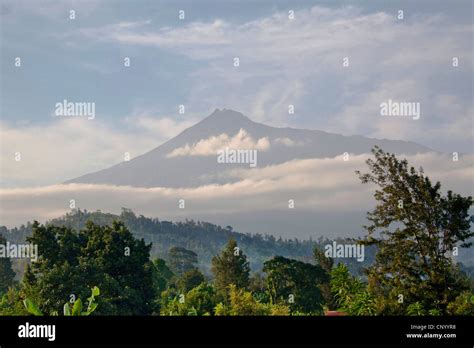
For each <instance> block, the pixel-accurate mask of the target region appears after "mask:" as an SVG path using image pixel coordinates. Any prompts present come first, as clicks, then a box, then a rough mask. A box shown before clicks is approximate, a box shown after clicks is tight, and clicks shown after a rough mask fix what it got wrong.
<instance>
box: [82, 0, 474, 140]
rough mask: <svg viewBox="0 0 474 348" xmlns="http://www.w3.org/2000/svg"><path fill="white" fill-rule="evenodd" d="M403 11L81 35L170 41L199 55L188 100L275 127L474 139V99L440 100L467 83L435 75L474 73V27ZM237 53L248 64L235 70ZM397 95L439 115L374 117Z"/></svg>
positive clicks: (168, 45) (307, 13)
mask: <svg viewBox="0 0 474 348" xmlns="http://www.w3.org/2000/svg"><path fill="white" fill-rule="evenodd" d="M396 14H397V13H396V12H391V11H387V12H382V11H380V12H366V11H362V10H361V9H359V8H357V7H350V6H346V7H340V8H324V7H319V6H315V7H312V8H308V9H300V10H297V11H296V13H295V19H294V20H289V19H288V14H287V12H286V11H283V12H277V13H273V14H272V15H269V16H267V17H262V18H257V19H254V20H248V21H246V22H243V23H231V22H229V21H226V20H223V19H216V20H212V21H209V22H191V23H189V24H186V25H183V26H177V27H159V25H157V23H153V22H139V23H135V24H133V25H130V24H129V25H126V26H124V25H123V24H122V23H118V24H109V25H106V26H103V27H99V28H90V29H81V34H82V35H86V36H88V37H90V38H94V39H96V40H104V41H111V42H115V43H118V44H121V45H136V46H151V47H160V48H162V49H165V50H169V51H171V52H173V53H174V54H176V53H178V54H182V55H185V56H187V57H189V58H191V59H194V60H199V61H200V62H201V63H202V64H201V65H200V68H198V70H197V71H195V72H194V73H193V74H192V77H194V80H193V82H192V84H193V88H192V89H191V92H190V94H189V96H188V101H187V104H188V105H202V104H201V103H203V102H206V103H208V104H209V105H212V107H219V106H221V107H226V108H232V109H236V110H239V111H241V112H243V113H245V114H247V115H249V116H250V117H252V118H255V119H257V120H259V121H263V122H268V123H272V124H275V125H288V124H291V123H292V122H295V120H296V121H301V120H302V118H304V119H305V120H306V121H307V123H309V124H311V125H314V126H316V127H317V128H319V129H324V130H335V131H337V132H338V133H345V134H349V133H351V132H353V131H354V132H358V133H361V134H365V135H376V136H378V137H382V138H390V137H392V136H393V135H397V134H398V135H399V134H404V135H405V138H407V139H410V140H413V141H416V140H420V141H422V142H425V145H428V146H433V147H435V148H436V146H435V145H436V144H437V140H438V139H439V133H440V132H442V130H443V129H446V128H449V129H450V132H449V137H450V138H451V140H450V141H451V142H456V141H458V140H459V141H458V142H459V144H462V145H463V146H466V144H469V142H468V141H466V133H467V132H466V131H465V129H466V128H465V126H466V123H467V122H471V121H470V120H467V119H468V118H470V117H469V115H470V114H469V112H471V111H472V100H471V98H466V97H460V96H458V97H456V98H457V100H456V101H455V104H452V105H451V106H449V108H456V109H460V110H461V112H460V113H454V112H453V113H452V114H450V116H449V117H446V116H445V114H444V108H443V106H442V105H440V104H439V102H438V100H439V99H440V98H443V97H442V96H443V95H448V96H455V95H456V90H458V89H459V88H458V87H457V86H456V85H455V84H453V82H452V81H446V80H445V79H443V78H441V77H440V78H439V79H438V80H434V79H433V77H436V76H441V75H440V74H451V73H455V70H453V67H452V66H451V59H452V57H453V56H456V57H458V58H459V61H460V62H461V65H460V67H459V68H457V69H458V72H459V74H458V75H459V77H460V78H464V79H465V78H469V76H472V65H470V64H468V62H470V61H472V43H471V42H472V35H473V27H472V25H464V24H457V23H456V22H453V21H452V20H451V19H450V18H449V17H448V16H446V15H442V14H430V15H428V14H423V15H412V16H407V17H406V18H405V19H404V20H403V21H400V20H398V19H397V16H396ZM236 56H238V57H239V58H240V67H239V68H238V69H236V68H235V67H233V58H234V57H236ZM344 57H348V58H349V62H350V66H349V67H348V68H343V67H342V59H343V58H344ZM326 85H328V86H329V89H328V91H329V92H328V91H326V88H325V86H326ZM399 87H400V88H399ZM405 88H406V89H405ZM471 89H472V87H471ZM409 91H411V92H414V94H410V93H409ZM440 91H442V92H440ZM382 92H383V93H382ZM326 93H331V95H330V96H327V95H326ZM397 94H402V95H405V96H409V97H411V96H413V97H416V98H421V97H423V98H424V102H425V104H426V103H428V102H430V103H431V105H430V107H429V108H426V109H425V112H426V114H425V117H430V120H429V121H428V122H425V123H423V127H422V128H418V126H415V127H414V128H416V129H417V131H416V132H415V131H414V130H413V129H414V128H413V127H412V126H413V125H412V124H407V123H403V122H389V123H390V126H387V123H385V122H379V120H376V121H375V122H368V121H367V119H368V118H369V119H371V118H372V117H373V115H374V114H373V112H374V105H377V106H378V105H379V104H380V102H381V101H380V97H382V95H383V97H384V98H385V97H386V95H388V96H395V95H397ZM471 94H472V91H471ZM466 95H467V94H466ZM392 99H394V98H392ZM288 104H293V105H295V107H296V110H297V113H296V117H293V118H291V117H289V115H288V112H287V108H288ZM375 111H378V110H375ZM471 115H472V113H471ZM335 119H336V121H335ZM420 124H421V123H420ZM453 124H456V125H457V126H456V127H452V125H453ZM463 129H464V130H463ZM391 130H392V131H391ZM351 134H352V133H351ZM452 136H454V139H453V137H452ZM459 136H461V137H462V138H459ZM446 142H449V140H447V139H446Z"/></svg>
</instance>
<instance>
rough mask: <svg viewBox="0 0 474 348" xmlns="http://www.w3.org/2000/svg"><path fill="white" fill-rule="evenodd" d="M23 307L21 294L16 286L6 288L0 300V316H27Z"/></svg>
mask: <svg viewBox="0 0 474 348" xmlns="http://www.w3.org/2000/svg"><path fill="white" fill-rule="evenodd" d="M27 314H28V311H27V310H26V308H25V306H24V305H23V294H22V292H21V290H20V289H19V288H18V287H17V286H12V287H10V288H8V290H7V292H6V293H5V294H3V296H2V297H1V298H0V315H27Z"/></svg>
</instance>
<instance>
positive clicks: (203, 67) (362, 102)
mask: <svg viewBox="0 0 474 348" xmlns="http://www.w3.org/2000/svg"><path fill="white" fill-rule="evenodd" d="M0 3H1V7H0V11H1V13H0V15H1V36H0V37H1V40H0V43H1V107H0V112H1V118H0V141H1V142H0V144H1V148H0V153H1V162H0V173H1V181H0V188H1V189H4V191H3V193H4V197H9V199H11V197H10V196H9V195H10V194H13V193H14V192H19V191H18V190H25V189H28V188H34V190H42V189H43V187H45V186H50V187H54V185H57V184H60V183H62V182H64V181H66V180H68V179H71V178H74V177H77V176H80V175H83V174H86V173H89V172H92V171H96V170H100V169H103V168H107V167H109V166H111V165H113V164H115V163H118V162H120V161H121V160H122V156H123V153H124V152H129V153H130V154H132V157H133V156H137V155H140V154H143V153H145V152H147V151H149V150H151V149H153V148H155V147H156V146H158V145H160V144H162V143H163V142H165V141H167V140H169V139H171V138H172V137H174V136H175V135H177V134H178V133H179V132H181V131H182V130H184V129H186V128H188V127H190V126H192V125H193V124H195V123H196V122H198V121H200V120H201V119H203V118H204V117H206V116H208V115H209V114H210V113H211V112H212V111H213V110H215V109H216V108H227V109H233V110H237V111H240V112H242V113H244V114H245V115H247V116H248V117H249V118H251V119H252V120H254V121H257V122H262V123H265V124H268V125H271V126H278V127H285V126H290V127H294V128H305V129H318V130H324V131H328V132H334V133H338V134H344V135H364V136H369V137H376V138H387V139H399V140H410V141H415V142H417V143H420V144H422V145H425V146H428V147H430V148H432V149H434V150H436V151H440V152H442V153H445V154H450V153H452V152H454V151H456V152H459V153H466V154H472V153H473V138H472V137H473V133H474V132H473V111H474V107H473V64H474V63H473V62H474V59H473V58H474V57H473V41H474V40H473V33H474V28H473V8H472V7H473V3H472V1H461V0H454V1H449V2H446V1H416V2H415V1H375V0H372V1H258V2H257V1H249V0H239V1H233V0H226V1H144V0H137V1H125V0H109V1H106V0H91V1H51V0H38V1H36V0H35V1H22V0H15V1H10V0H2V1H1V2H0ZM70 11H74V14H75V18H74V19H71V18H70V15H71V12H70ZM180 11H184V18H183V19H180V18H179V16H180ZM289 11H293V12H291V13H294V17H293V18H289V17H290V16H289V14H290V12H289ZM399 11H403V18H402V19H401V18H399V17H400V12H399ZM181 14H182V12H181ZM16 58H20V59H21V66H15V62H16ZM126 58H129V59H130V66H124V60H125V59H126ZM235 58H238V59H239V66H238V67H236V66H234V62H235ZM345 58H347V61H348V63H349V64H348V66H344V65H343V62H344V59H345ZM453 58H456V59H457V62H458V64H457V66H453ZM64 99H66V100H68V101H72V102H93V103H95V112H96V115H95V117H94V119H88V118H86V117H57V116H55V105H56V103H58V102H62V101H63V100H64ZM388 99H391V100H395V101H404V102H415V103H420V105H421V117H420V118H419V119H418V120H411V119H406V118H383V117H381V116H380V103H382V102H384V101H386V100H388ZM180 105H183V106H184V110H185V111H184V113H180V112H179V108H180ZM288 105H294V109H295V112H294V114H289V113H288ZM229 136H232V135H229ZM18 153H20V154H21V161H17V160H16V158H15V156H16V154H18ZM467 158H469V159H471V157H467ZM430 163H431V162H430ZM469 165H471V167H470V169H469V168H468V169H469V170H471V172H470V173H471V174H472V162H471V163H470V164H469ZM463 175H464V174H463ZM467 184H469V181H467ZM471 186H472V181H471ZM35 192H36V191H35ZM53 211H54V213H56V210H54V209H52V210H51V211H50V213H49V214H50V215H54V214H53V213H52V212H53Z"/></svg>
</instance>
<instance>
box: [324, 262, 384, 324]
mask: <svg viewBox="0 0 474 348" xmlns="http://www.w3.org/2000/svg"><path fill="white" fill-rule="evenodd" d="M330 284H331V291H332V293H333V295H334V299H335V301H336V303H337V305H338V306H339V310H341V311H343V312H346V313H348V314H351V315H375V314H376V303H375V298H374V297H373V295H372V294H371V293H370V292H369V291H368V290H367V288H366V286H365V285H364V284H363V283H362V282H361V281H360V280H359V279H357V278H355V277H353V276H352V275H351V274H350V272H349V270H348V268H347V267H346V266H345V265H344V264H342V263H339V264H338V265H337V266H336V267H334V268H333V270H332V271H331V281H330Z"/></svg>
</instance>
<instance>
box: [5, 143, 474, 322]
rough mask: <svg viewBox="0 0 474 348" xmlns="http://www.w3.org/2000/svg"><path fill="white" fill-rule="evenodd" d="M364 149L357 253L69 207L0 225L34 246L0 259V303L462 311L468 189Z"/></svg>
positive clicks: (149, 309)
mask: <svg viewBox="0 0 474 348" xmlns="http://www.w3.org/2000/svg"><path fill="white" fill-rule="evenodd" d="M373 153H374V156H375V159H374V160H372V159H371V160H369V161H368V162H367V164H368V167H369V170H370V172H369V173H366V174H362V173H358V175H359V176H360V179H361V180H362V182H363V183H372V184H375V185H376V186H377V189H376V191H375V195H374V196H375V199H376V201H377V204H376V206H375V208H374V210H373V211H372V212H370V213H368V220H369V222H370V224H369V225H368V226H366V227H365V228H366V230H367V234H366V236H365V238H363V239H361V240H359V241H358V242H357V243H359V244H363V245H366V246H367V248H366V252H365V255H366V262H365V263H358V262H357V261H356V260H354V259H353V260H352V261H350V262H348V261H347V259H339V258H334V259H333V258H330V257H327V256H326V255H325V253H324V252H323V250H322V247H323V245H324V244H326V243H328V242H329V241H327V240H322V239H321V240H319V241H318V242H315V241H298V240H282V239H275V238H274V237H271V236H258V235H257V236H250V235H244V234H240V233H237V232H234V231H233V230H232V228H231V227H230V226H229V227H227V228H221V227H218V226H215V225H212V224H208V223H203V222H194V221H186V222H184V223H171V222H167V221H159V220H157V219H148V218H145V217H143V216H138V217H137V216H136V215H135V214H134V213H133V212H131V211H130V210H127V209H124V210H123V212H122V214H121V215H120V216H116V215H113V214H105V213H101V212H95V213H89V212H86V211H74V212H73V213H71V214H68V215H66V216H65V217H63V218H60V219H56V220H53V221H51V222H49V223H47V224H45V225H41V224H39V223H37V222H34V223H33V224H28V225H27V226H22V227H21V228H20V229H14V230H7V229H5V228H3V229H2V233H4V234H5V236H6V238H8V239H9V240H10V241H12V242H17V243H18V242H23V241H27V242H28V243H32V244H35V245H38V248H39V250H40V257H39V258H38V260H37V261H36V262H32V263H29V264H27V263H25V264H24V266H25V272H24V274H23V275H22V277H21V280H19V281H15V280H14V272H13V268H12V262H11V260H10V259H7V258H2V259H0V280H1V283H0V295H1V294H3V295H2V297H1V300H0V314H1V315H15V314H16V315H27V314H33V315H43V314H46V315H59V313H63V314H64V315H89V314H93V315H164V316H168V315H216V316H219V315H323V314H324V312H325V311H328V310H339V311H343V312H345V313H347V314H349V315H392V314H401V315H443V314H450V315H453V314H457V315H459V314H461V315H474V294H473V282H472V279H470V278H469V277H468V276H467V275H466V274H465V273H464V272H463V271H462V269H461V268H460V265H459V264H458V263H457V262H456V261H455V260H456V258H455V255H457V248H469V247H470V246H471V243H470V239H471V238H472V236H473V232H471V231H470V217H469V214H468V213H469V209H470V207H471V206H472V198H471V197H463V196H461V195H458V194H454V193H452V192H447V193H446V195H443V194H442V193H441V185H440V184H439V183H436V184H432V183H431V181H430V180H429V178H428V177H426V176H425V175H424V173H423V171H422V170H415V169H414V168H410V167H408V163H407V162H406V161H405V160H398V159H397V158H396V157H395V156H393V155H391V154H388V153H385V152H383V151H382V150H380V149H377V148H376V149H374V151H373ZM0 242H1V243H5V240H0ZM341 242H344V241H341ZM345 242H347V241H345ZM342 260H344V261H345V263H342V262H341V261H342ZM361 264H362V266H363V267H361ZM17 266H18V264H17ZM355 266H358V267H355ZM362 268H364V275H363V276H362V274H359V273H358V271H359V270H361V269H362ZM91 293H92V295H90V294H91ZM99 293H100V296H98V295H99ZM88 295H90V297H88V298H87V296H88ZM96 297H97V298H96ZM84 298H87V299H88V305H87V307H85V306H84V307H83V303H82V300H81V299H84Z"/></svg>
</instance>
